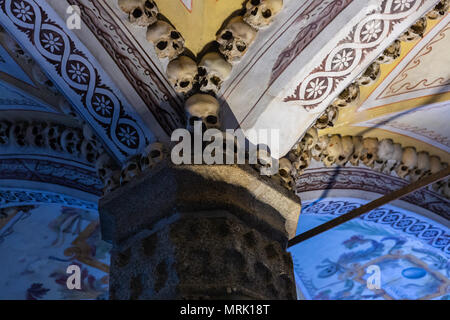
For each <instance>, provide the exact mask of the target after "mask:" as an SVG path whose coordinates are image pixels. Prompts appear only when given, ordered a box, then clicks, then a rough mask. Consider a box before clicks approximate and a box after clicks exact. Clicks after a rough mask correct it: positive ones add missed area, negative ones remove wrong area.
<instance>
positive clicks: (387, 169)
mask: <svg viewBox="0 0 450 320" xmlns="http://www.w3.org/2000/svg"><path fill="white" fill-rule="evenodd" d="M393 148H394V150H393V151H392V156H391V159H388V160H387V161H386V163H385V165H384V167H383V170H382V172H383V173H386V174H391V172H392V170H394V169H395V168H396V167H397V165H398V164H399V163H401V162H402V157H403V148H402V145H401V144H400V143H394V145H393Z"/></svg>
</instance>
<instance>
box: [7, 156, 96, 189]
mask: <svg viewBox="0 0 450 320" xmlns="http://www.w3.org/2000/svg"><path fill="white" fill-rule="evenodd" d="M0 179H1V180H16V181H17V180H25V181H35V182H41V183H48V184H53V185H60V186H64V187H68V188H72V189H77V190H80V191H83V192H88V193H90V194H93V195H96V196H101V194H102V191H101V190H102V183H101V181H100V180H99V179H98V177H97V174H96V173H95V172H94V171H93V170H88V169H85V168H80V167H78V166H76V165H71V164H67V163H61V162H55V161H49V160H43V159H23V158H22V159H20V158H14V159H0Z"/></svg>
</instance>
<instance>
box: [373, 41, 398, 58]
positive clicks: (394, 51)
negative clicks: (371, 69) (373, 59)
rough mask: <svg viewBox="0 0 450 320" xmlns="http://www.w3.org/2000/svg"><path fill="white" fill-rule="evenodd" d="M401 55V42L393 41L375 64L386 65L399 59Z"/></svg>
mask: <svg viewBox="0 0 450 320" xmlns="http://www.w3.org/2000/svg"><path fill="white" fill-rule="evenodd" d="M400 53H401V41H399V40H395V41H394V42H393V43H392V44H391V45H390V46H389V47H387V48H386V50H384V51H383V53H382V54H381V55H380V56H379V57H378V58H377V62H378V63H381V64H385V63H386V64H387V63H391V62H393V61H394V60H395V59H397V58H398V57H400Z"/></svg>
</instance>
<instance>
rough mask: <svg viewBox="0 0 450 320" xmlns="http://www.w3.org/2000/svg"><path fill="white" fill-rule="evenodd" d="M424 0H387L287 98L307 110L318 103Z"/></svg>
mask: <svg viewBox="0 0 450 320" xmlns="http://www.w3.org/2000/svg"><path fill="white" fill-rule="evenodd" d="M424 2H425V1H424V0H406V1H405V0H383V1H382V2H381V3H380V5H379V6H378V8H377V9H375V10H373V11H372V12H370V13H369V14H368V15H367V16H366V17H365V18H364V19H363V20H362V21H360V22H359V23H358V24H357V25H355V26H354V27H353V29H352V31H351V32H350V33H349V34H348V35H347V36H346V37H345V38H344V39H343V40H341V41H340V42H339V43H338V45H337V46H336V47H335V48H334V49H333V50H332V51H331V52H330V53H329V54H328V55H327V56H326V57H325V59H324V60H323V61H322V63H321V64H320V65H319V66H317V67H316V68H315V69H314V70H313V71H312V72H311V73H310V74H309V75H308V76H307V77H306V78H305V80H304V81H302V82H301V83H299V84H298V86H297V88H296V89H295V91H294V93H293V94H292V95H290V96H287V97H285V98H284V102H297V103H299V104H301V105H302V106H303V107H304V108H305V109H306V110H312V109H315V108H316V107H318V106H319V105H320V104H321V103H322V102H323V101H324V100H325V99H326V98H327V97H328V96H329V95H330V94H332V93H333V92H334V91H335V90H336V88H337V85H338V84H339V82H341V81H342V80H343V79H344V78H345V77H348V76H350V75H351V74H352V72H353V71H354V70H355V69H356V68H357V66H359V65H360V64H362V63H363V62H364V61H365V60H366V59H365V58H366V56H367V54H368V53H370V52H371V51H373V50H375V49H376V48H377V47H378V46H379V45H380V44H381V42H382V41H383V40H384V39H386V38H387V37H388V36H389V35H390V34H391V33H392V31H393V27H394V25H396V24H398V23H400V22H402V21H403V20H405V19H406V18H408V16H410V14H411V13H412V12H415V11H417V10H418V9H419V8H420V7H421V6H422V5H423V4H424Z"/></svg>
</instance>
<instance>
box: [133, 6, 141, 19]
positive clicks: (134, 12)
mask: <svg viewBox="0 0 450 320" xmlns="http://www.w3.org/2000/svg"><path fill="white" fill-rule="evenodd" d="M141 16H142V10H141V9H139V8H136V9H134V11H133V17H135V18H140V17H141Z"/></svg>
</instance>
